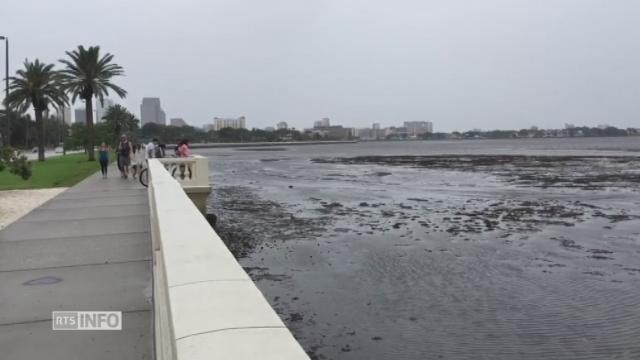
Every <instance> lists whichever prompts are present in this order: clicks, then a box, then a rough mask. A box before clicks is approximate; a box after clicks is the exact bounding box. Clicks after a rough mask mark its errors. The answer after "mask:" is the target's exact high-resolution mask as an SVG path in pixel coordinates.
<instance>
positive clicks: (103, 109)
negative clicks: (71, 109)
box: [94, 99, 115, 123]
mask: <svg viewBox="0 0 640 360" xmlns="http://www.w3.org/2000/svg"><path fill="white" fill-rule="evenodd" d="M113 105H115V103H114V102H113V100H111V99H104V100H103V103H102V104H100V100H96V118H95V119H94V120H95V121H94V122H95V123H99V122H103V121H104V120H103V119H102V118H103V117H104V116H105V115H106V114H107V110H108V109H109V108H110V107H112V106H113Z"/></svg>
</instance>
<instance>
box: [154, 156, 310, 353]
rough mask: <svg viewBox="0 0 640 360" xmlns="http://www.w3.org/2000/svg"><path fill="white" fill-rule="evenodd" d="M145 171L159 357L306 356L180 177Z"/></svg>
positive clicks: (158, 170)
mask: <svg viewBox="0 0 640 360" xmlns="http://www.w3.org/2000/svg"><path fill="white" fill-rule="evenodd" d="M149 174H150V179H149V202H150V206H151V221H152V237H153V248H154V267H153V274H154V302H155V304H154V308H155V340H156V358H157V359H163V360H164V359H172V360H173V359H175V360H186V359H189V360H200V359H224V360H228V359H238V360H242V359H247V360H249V359H251V360H254V359H264V360H271V359H273V360H289V359H291V360H294V359H296V360H297V359H300V360H303V359H304V360H308V359H309V357H308V356H307V355H306V354H305V352H304V350H303V349H302V347H301V346H300V345H299V344H298V342H297V341H296V340H295V339H294V338H293V336H292V335H291V333H290V332H289V330H288V329H287V328H286V326H285V325H284V324H283V322H282V320H280V318H279V317H278V315H277V314H276V313H275V311H274V310H273V309H272V308H271V306H270V305H269V303H268V302H267V301H266V300H265V298H264V296H263V295H262V293H260V290H258V288H257V287H256V286H255V285H254V284H253V282H252V281H251V279H250V278H249V276H248V275H247V274H246V273H245V271H244V270H243V269H242V267H241V266H240V265H239V264H238V262H237V261H236V260H235V258H234V257H233V255H232V254H231V252H229V250H228V249H227V247H226V246H225V244H224V243H223V242H222V240H221V239H220V237H218V235H217V234H216V233H215V231H214V230H213V229H212V228H211V226H210V225H209V223H208V222H207V221H206V220H205V219H204V217H203V216H202V215H201V213H200V211H199V210H198V209H197V208H196V206H195V205H194V204H193V203H192V202H191V200H190V199H189V198H188V197H187V196H186V194H185V193H184V191H183V190H182V188H181V186H180V184H179V183H178V182H177V181H176V180H175V179H173V178H172V177H171V176H170V175H169V173H168V172H167V171H166V169H165V167H164V166H163V165H162V164H161V163H160V162H159V161H158V160H157V159H153V160H150V161H149Z"/></svg>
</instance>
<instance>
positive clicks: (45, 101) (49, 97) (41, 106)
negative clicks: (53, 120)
mask: <svg viewBox="0 0 640 360" xmlns="http://www.w3.org/2000/svg"><path fill="white" fill-rule="evenodd" d="M9 81H10V82H11V83H10V84H9V96H8V97H7V100H6V101H7V102H8V104H9V105H10V106H11V107H13V108H14V109H17V110H18V111H20V112H21V113H24V112H25V111H27V109H29V107H33V110H34V112H35V114H36V129H37V134H38V161H44V121H42V113H43V112H44V111H47V110H48V109H49V105H53V106H54V107H55V108H59V107H62V106H64V105H66V104H68V98H67V95H66V94H65V92H64V91H63V90H62V88H61V86H60V85H61V75H60V72H58V71H56V70H54V69H53V64H45V63H41V62H40V60H38V59H36V60H35V61H34V62H30V61H29V60H25V61H24V69H20V70H18V71H16V76H12V77H10V78H9Z"/></svg>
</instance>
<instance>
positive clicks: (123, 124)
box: [102, 105, 139, 146]
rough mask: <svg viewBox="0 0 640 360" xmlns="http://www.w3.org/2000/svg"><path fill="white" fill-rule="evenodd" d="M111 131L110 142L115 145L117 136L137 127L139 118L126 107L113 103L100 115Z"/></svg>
mask: <svg viewBox="0 0 640 360" xmlns="http://www.w3.org/2000/svg"><path fill="white" fill-rule="evenodd" d="M102 119H104V121H105V124H106V125H107V126H108V129H109V132H110V133H111V138H110V139H109V141H111V144H112V145H113V146H115V145H116V144H117V141H118V136H120V135H121V134H122V133H125V132H132V131H135V130H136V129H137V128H138V123H139V120H138V119H136V116H135V115H133V114H132V113H131V112H130V111H129V110H127V108H125V107H124V106H121V105H114V106H111V107H109V108H108V109H107V112H106V114H105V115H104V116H103V117H102Z"/></svg>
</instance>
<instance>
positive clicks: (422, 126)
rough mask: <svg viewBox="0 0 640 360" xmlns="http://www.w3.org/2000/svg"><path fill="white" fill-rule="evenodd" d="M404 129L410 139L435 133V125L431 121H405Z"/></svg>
mask: <svg viewBox="0 0 640 360" xmlns="http://www.w3.org/2000/svg"><path fill="white" fill-rule="evenodd" d="M404 128H405V129H407V134H408V135H409V136H410V137H416V136H418V135H423V134H431V133H433V123H431V122H430V121H405V122H404Z"/></svg>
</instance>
